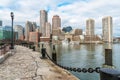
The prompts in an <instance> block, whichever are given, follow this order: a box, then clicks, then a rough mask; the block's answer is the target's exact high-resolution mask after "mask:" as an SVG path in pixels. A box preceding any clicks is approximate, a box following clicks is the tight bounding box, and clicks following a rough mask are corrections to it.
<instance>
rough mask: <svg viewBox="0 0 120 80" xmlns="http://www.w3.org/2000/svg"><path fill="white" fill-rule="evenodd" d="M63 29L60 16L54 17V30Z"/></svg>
mask: <svg viewBox="0 0 120 80" xmlns="http://www.w3.org/2000/svg"><path fill="white" fill-rule="evenodd" d="M60 28H61V19H60V17H59V16H58V15H54V16H53V18H52V30H53V29H60Z"/></svg>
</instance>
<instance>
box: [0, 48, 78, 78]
mask: <svg viewBox="0 0 120 80" xmlns="http://www.w3.org/2000/svg"><path fill="white" fill-rule="evenodd" d="M40 56H41V54H40V53H38V52H33V51H32V50H30V49H28V48H26V47H22V46H16V53H15V54H14V55H13V56H10V57H9V58H8V59H7V60H5V61H4V62H3V63H2V64H0V80H79V79H77V78H76V77H74V76H73V75H72V74H70V73H69V72H67V71H66V70H63V69H61V68H59V67H57V66H56V65H54V64H53V63H52V62H51V61H50V60H49V59H40Z"/></svg>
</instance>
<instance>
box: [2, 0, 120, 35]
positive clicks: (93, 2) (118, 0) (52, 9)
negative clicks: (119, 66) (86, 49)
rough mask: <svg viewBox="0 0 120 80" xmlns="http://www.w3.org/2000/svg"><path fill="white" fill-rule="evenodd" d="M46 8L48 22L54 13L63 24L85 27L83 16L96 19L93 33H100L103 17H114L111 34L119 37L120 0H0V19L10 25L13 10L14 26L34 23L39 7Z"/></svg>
mask: <svg viewBox="0 0 120 80" xmlns="http://www.w3.org/2000/svg"><path fill="white" fill-rule="evenodd" d="M43 9H44V10H47V11H48V20H49V22H50V23H51V19H52V16H53V15H56V14H57V15H59V16H60V17H61V20H62V27H64V26H68V25H71V26H72V27H73V28H81V29H83V30H85V25H86V19H88V18H93V19H94V20H95V33H96V34H102V18H103V17H105V16H112V17H113V33H114V36H120V0H0V20H2V21H3V25H11V17H10V12H14V15H15V18H14V25H16V24H19V25H22V26H25V22H26V21H28V20H29V21H34V22H37V24H38V26H39V17H40V13H39V12H40V10H43Z"/></svg>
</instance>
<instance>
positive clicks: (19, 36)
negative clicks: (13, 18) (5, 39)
mask: <svg viewBox="0 0 120 80" xmlns="http://www.w3.org/2000/svg"><path fill="white" fill-rule="evenodd" d="M14 31H15V32H18V39H21V37H23V27H22V26H21V25H15V26H14Z"/></svg>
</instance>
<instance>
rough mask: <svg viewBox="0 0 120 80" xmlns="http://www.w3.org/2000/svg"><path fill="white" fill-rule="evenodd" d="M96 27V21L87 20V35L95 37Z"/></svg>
mask: <svg viewBox="0 0 120 80" xmlns="http://www.w3.org/2000/svg"><path fill="white" fill-rule="evenodd" d="M94 26H95V21H94V20H93V19H88V20H86V35H89V36H93V35H94Z"/></svg>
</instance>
